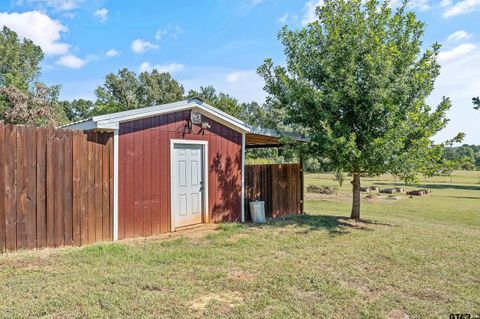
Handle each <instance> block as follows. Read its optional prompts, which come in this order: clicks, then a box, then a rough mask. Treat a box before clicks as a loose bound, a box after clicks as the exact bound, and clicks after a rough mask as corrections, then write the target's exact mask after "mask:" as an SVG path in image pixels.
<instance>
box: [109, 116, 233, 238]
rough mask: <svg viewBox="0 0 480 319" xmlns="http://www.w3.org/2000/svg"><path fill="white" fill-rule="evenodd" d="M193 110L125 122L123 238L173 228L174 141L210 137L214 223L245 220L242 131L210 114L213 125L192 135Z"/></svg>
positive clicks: (122, 146) (122, 138)
mask: <svg viewBox="0 0 480 319" xmlns="http://www.w3.org/2000/svg"><path fill="white" fill-rule="evenodd" d="M189 115H190V111H181V112H176V113H170V114H166V115H161V116H156V117H151V118H147V119H141V120H135V121H131V122H127V123H122V124H121V125H120V136H119V210H118V214H119V216H118V222H119V229H118V230H119V231H118V233H119V238H129V237H138V236H150V235H155V234H158V233H164V232H168V231H170V140H171V139H186V140H204V141H208V155H207V158H208V208H209V212H208V214H209V220H210V222H221V221H239V220H240V214H241V211H240V210H241V196H240V194H241V167H242V166H241V161H242V135H241V134H240V133H238V132H236V131H234V130H232V129H230V128H228V127H226V126H224V125H222V124H220V123H217V122H215V121H213V120H211V119H209V118H207V117H206V116H203V121H204V122H208V123H209V124H210V126H211V128H210V129H208V130H205V131H203V132H202V131H201V130H200V128H199V127H198V126H194V127H193V130H192V132H191V133H187V132H186V130H185V125H186V123H187V121H186V119H188V118H189Z"/></svg>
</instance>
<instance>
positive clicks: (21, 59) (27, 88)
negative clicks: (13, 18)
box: [0, 27, 65, 126]
mask: <svg viewBox="0 0 480 319" xmlns="http://www.w3.org/2000/svg"><path fill="white" fill-rule="evenodd" d="M42 59H43V53H42V49H41V48H40V47H39V46H38V45H35V44H34V43H33V42H32V41H31V40H28V39H23V40H20V39H19V37H18V36H17V34H16V33H15V32H14V31H12V30H10V29H9V28H7V27H3V29H2V31H1V32H0V120H2V121H4V122H6V123H12V124H26V125H34V126H46V125H57V124H61V123H63V122H65V115H64V113H63V110H62V108H60V107H59V104H58V94H59V90H60V86H58V85H54V86H51V87H49V86H47V85H45V84H43V83H39V82H37V79H38V77H39V75H40V63H41V61H42Z"/></svg>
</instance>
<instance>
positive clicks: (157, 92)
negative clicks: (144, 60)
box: [94, 68, 184, 115]
mask: <svg viewBox="0 0 480 319" xmlns="http://www.w3.org/2000/svg"><path fill="white" fill-rule="evenodd" d="M183 93H184V89H183V86H182V85H181V84H180V83H178V82H177V81H176V80H175V79H173V78H172V77H171V75H170V74H169V73H160V72H158V71H157V70H155V69H154V70H153V71H151V72H142V73H140V75H139V76H137V74H135V72H133V71H130V70H128V69H125V68H124V69H121V70H120V71H118V73H117V74H114V73H110V74H108V75H107V76H106V77H105V83H104V84H103V85H102V86H99V87H98V88H97V89H96V91H95V94H96V95H97V101H96V103H95V109H94V113H95V114H97V115H98V114H106V113H113V112H120V111H126V110H131V109H137V108H141V107H147V106H153V105H158V104H164V103H169V102H175V101H178V100H181V99H182V98H183Z"/></svg>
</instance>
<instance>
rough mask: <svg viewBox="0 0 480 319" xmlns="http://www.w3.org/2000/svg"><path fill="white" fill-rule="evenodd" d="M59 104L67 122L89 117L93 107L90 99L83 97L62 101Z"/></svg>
mask: <svg viewBox="0 0 480 319" xmlns="http://www.w3.org/2000/svg"><path fill="white" fill-rule="evenodd" d="M61 105H62V108H63V111H64V112H65V116H66V117H67V119H68V121H69V122H76V121H80V120H84V119H87V118H89V117H91V116H92V112H93V108H94V104H93V102H92V101H90V100H84V99H78V100H73V101H62V103H61Z"/></svg>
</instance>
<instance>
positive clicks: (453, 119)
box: [428, 46, 480, 144]
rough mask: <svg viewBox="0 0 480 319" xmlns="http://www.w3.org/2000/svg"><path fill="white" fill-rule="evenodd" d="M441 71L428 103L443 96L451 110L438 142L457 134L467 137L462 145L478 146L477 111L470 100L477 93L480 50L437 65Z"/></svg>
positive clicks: (477, 49) (432, 102)
mask: <svg viewBox="0 0 480 319" xmlns="http://www.w3.org/2000/svg"><path fill="white" fill-rule="evenodd" d="M440 64H441V66H442V69H441V72H440V76H439V77H438V79H437V81H436V83H435V90H434V92H433V94H432V96H431V97H429V99H428V102H429V103H430V104H432V105H437V104H438V103H439V102H440V101H441V99H442V97H443V96H447V97H450V98H451V101H452V108H451V110H450V111H449V113H448V118H450V122H449V124H448V126H447V127H446V128H445V129H444V130H442V131H441V132H440V133H439V135H438V137H437V138H436V140H437V141H443V140H445V139H448V138H452V137H453V136H454V135H455V134H456V133H458V132H459V131H462V132H465V133H466V134H467V136H466V138H465V141H464V142H465V143H468V144H475V143H476V144H478V141H480V130H479V129H478V123H480V112H478V111H475V110H473V105H472V97H474V96H478V95H479V94H480V77H479V76H478V70H480V47H479V46H476V47H475V49H472V50H470V51H469V53H468V54H464V55H462V56H461V57H458V58H457V59H450V60H443V61H441V62H440Z"/></svg>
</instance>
